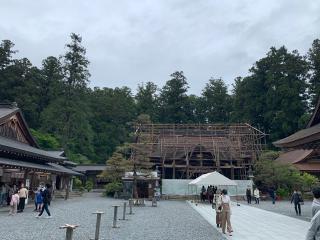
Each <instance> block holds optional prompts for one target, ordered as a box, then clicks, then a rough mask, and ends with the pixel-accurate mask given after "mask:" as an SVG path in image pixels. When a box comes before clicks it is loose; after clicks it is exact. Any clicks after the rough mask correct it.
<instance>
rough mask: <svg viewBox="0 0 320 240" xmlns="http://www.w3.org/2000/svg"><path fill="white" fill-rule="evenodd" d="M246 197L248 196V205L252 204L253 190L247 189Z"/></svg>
mask: <svg viewBox="0 0 320 240" xmlns="http://www.w3.org/2000/svg"><path fill="white" fill-rule="evenodd" d="M246 196H247V202H248V204H251V189H250V188H247V191H246Z"/></svg>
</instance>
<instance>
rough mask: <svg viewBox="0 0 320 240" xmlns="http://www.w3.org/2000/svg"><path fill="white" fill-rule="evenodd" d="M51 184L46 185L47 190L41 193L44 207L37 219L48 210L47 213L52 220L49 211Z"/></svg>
mask: <svg viewBox="0 0 320 240" xmlns="http://www.w3.org/2000/svg"><path fill="white" fill-rule="evenodd" d="M50 187H51V186H50V184H46V188H45V189H44V190H43V191H42V192H41V195H42V198H43V206H42V209H41V212H40V213H39V215H37V216H36V217H37V218H39V217H41V216H42V214H43V212H44V210H46V213H47V214H48V218H51V214H50V211H49V205H50V201H51V191H50Z"/></svg>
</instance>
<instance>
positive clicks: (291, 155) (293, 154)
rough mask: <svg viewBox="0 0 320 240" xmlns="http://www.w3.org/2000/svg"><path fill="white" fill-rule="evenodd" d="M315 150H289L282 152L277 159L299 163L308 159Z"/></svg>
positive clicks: (281, 161)
mask: <svg viewBox="0 0 320 240" xmlns="http://www.w3.org/2000/svg"><path fill="white" fill-rule="evenodd" d="M313 151H314V150H312V149H311V150H303V149H298V150H293V151H289V152H284V153H281V154H280V156H279V157H278V158H277V159H276V161H277V162H279V163H286V164H293V163H298V162H301V161H303V160H304V159H306V158H307V157H308V156H310V154H311V153H312V152H313Z"/></svg>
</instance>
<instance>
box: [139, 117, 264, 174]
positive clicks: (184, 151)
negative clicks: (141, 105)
mask: <svg viewBox="0 0 320 240" xmlns="http://www.w3.org/2000/svg"><path fill="white" fill-rule="evenodd" d="M135 135H136V142H135V143H134V145H136V149H140V150H139V151H143V154H144V155H147V156H149V158H150V160H151V162H153V163H154V166H157V168H160V169H159V170H160V172H161V175H162V178H173V179H176V178H183V179H190V178H195V177H197V176H199V175H201V174H204V173H207V172H210V171H214V170H216V171H219V172H222V173H224V174H225V175H227V176H228V177H230V178H232V179H247V178H248V171H249V170H250V168H252V166H253V164H254V162H255V160H256V159H257V157H258V156H259V154H260V153H261V152H262V150H263V147H264V145H265V136H266V134H265V133H263V132H262V131H260V130H258V129H257V128H254V127H253V126H251V125H249V124H247V123H241V124H138V125H136V126H135ZM139 146H140V147H139ZM141 146H143V148H142V147H141Z"/></svg>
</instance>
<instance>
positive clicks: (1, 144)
mask: <svg viewBox="0 0 320 240" xmlns="http://www.w3.org/2000/svg"><path fill="white" fill-rule="evenodd" d="M0 149H1V150H7V151H12V152H16V153H24V154H27V155H31V156H35V157H39V158H44V159H46V160H51V161H55V162H62V161H63V160H66V158H65V157H59V156H57V155H56V154H55V153H51V152H50V151H45V150H42V149H39V148H35V147H32V146H30V145H28V144H25V143H22V142H19V141H15V140H12V139H9V138H5V137H1V136H0Z"/></svg>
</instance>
